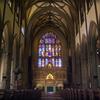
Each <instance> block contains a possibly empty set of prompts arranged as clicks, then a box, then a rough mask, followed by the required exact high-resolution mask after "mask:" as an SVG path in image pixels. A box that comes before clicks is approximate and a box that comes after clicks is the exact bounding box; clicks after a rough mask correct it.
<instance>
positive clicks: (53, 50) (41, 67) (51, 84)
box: [33, 32, 66, 92]
mask: <svg viewBox="0 0 100 100" xmlns="http://www.w3.org/2000/svg"><path fill="white" fill-rule="evenodd" d="M37 45H38V46H37V50H36V51H37V53H36V56H35V59H33V60H34V61H35V62H36V63H35V64H36V65H37V67H33V83H35V86H36V87H37V88H42V89H43V90H44V91H45V92H56V91H59V89H62V88H63V82H64V81H65V80H66V67H64V60H63V59H64V52H63V44H62V43H61V41H60V40H59V38H58V37H57V36H56V34H54V33H52V32H48V33H46V34H44V35H42V37H41V39H40V40H39V41H38V42H37ZM35 48H36V47H35ZM35 64H34V65H35Z"/></svg>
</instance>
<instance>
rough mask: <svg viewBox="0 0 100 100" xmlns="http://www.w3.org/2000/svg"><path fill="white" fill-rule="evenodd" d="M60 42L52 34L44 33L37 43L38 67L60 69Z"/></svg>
mask: <svg viewBox="0 0 100 100" xmlns="http://www.w3.org/2000/svg"><path fill="white" fill-rule="evenodd" d="M61 47H62V46H61V42H60V40H59V39H58V38H57V36H56V35H55V34H54V33H51V32H50V33H46V34H45V35H43V36H42V38H41V39H40V41H39V49H38V67H47V66H51V67H61V66H62V53H61Z"/></svg>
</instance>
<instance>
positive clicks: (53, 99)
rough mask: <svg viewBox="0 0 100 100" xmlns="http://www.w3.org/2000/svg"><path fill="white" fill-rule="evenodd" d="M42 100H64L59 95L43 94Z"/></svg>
mask: <svg viewBox="0 0 100 100" xmlns="http://www.w3.org/2000/svg"><path fill="white" fill-rule="evenodd" d="M41 100H63V99H62V98H61V96H60V95H59V93H47V94H45V93H42V97H41Z"/></svg>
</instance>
